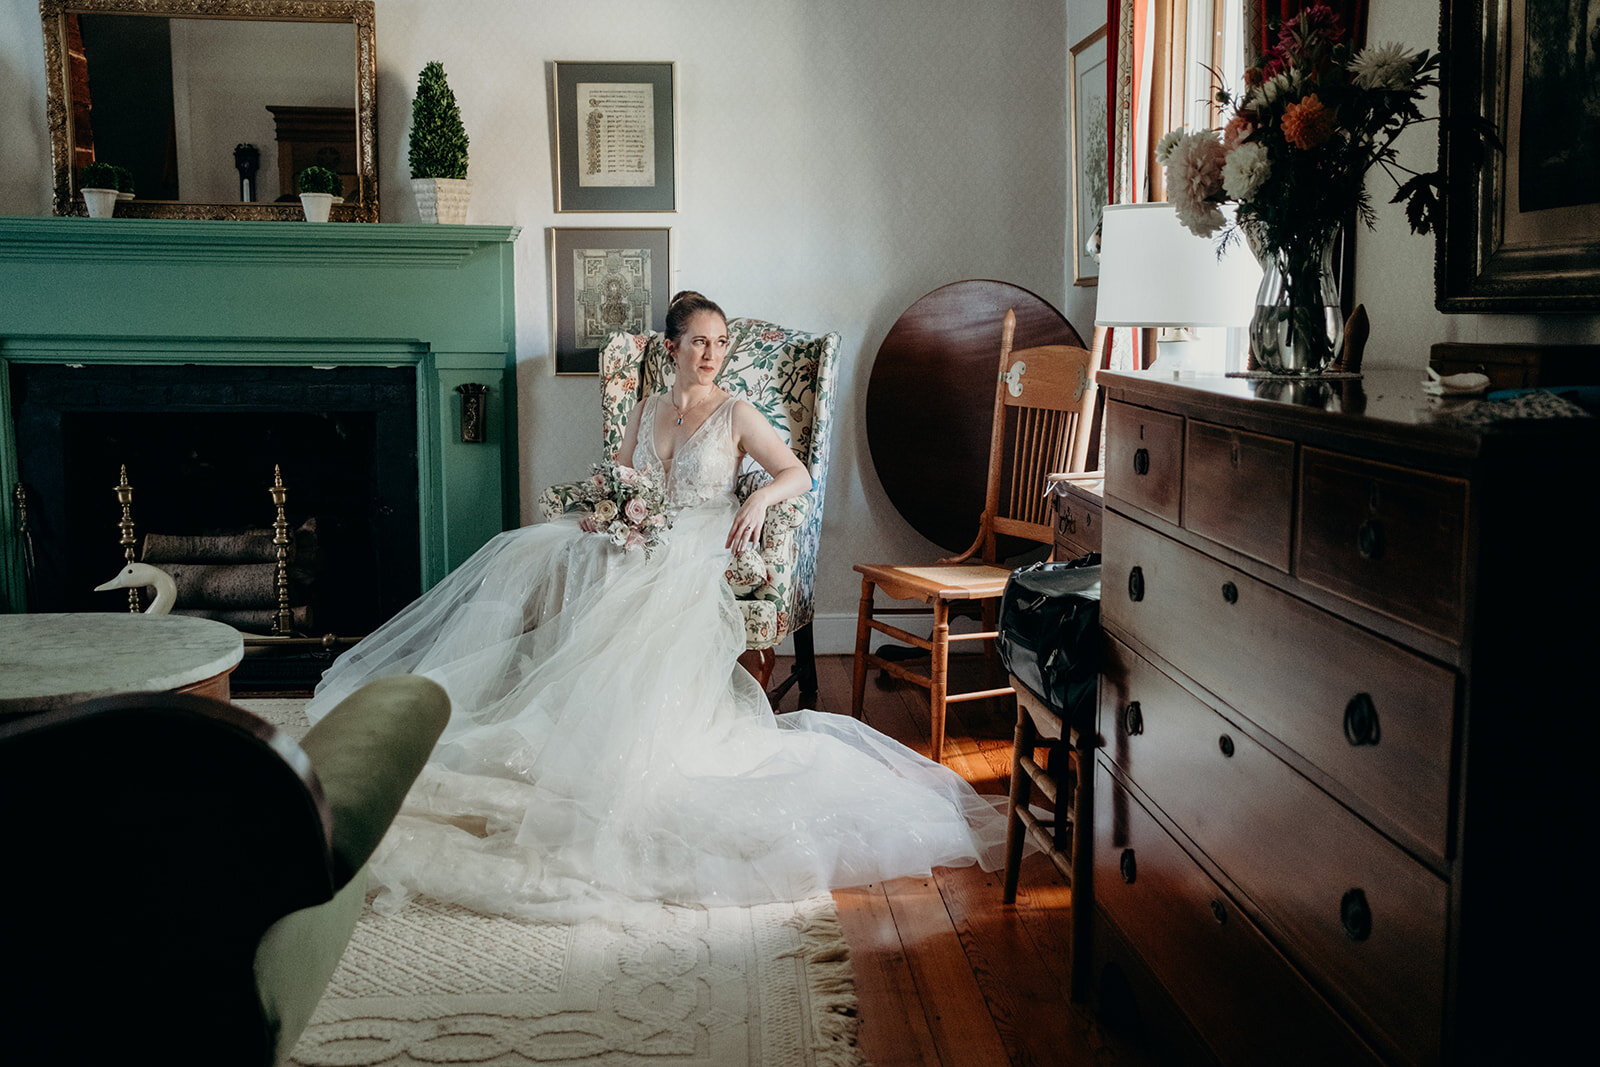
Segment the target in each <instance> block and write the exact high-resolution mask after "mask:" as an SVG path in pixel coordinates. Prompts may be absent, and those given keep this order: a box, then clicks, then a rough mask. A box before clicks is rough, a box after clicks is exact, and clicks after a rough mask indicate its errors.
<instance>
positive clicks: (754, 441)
mask: <svg viewBox="0 0 1600 1067" xmlns="http://www.w3.org/2000/svg"><path fill="white" fill-rule="evenodd" d="M733 440H734V443H735V444H737V445H738V446H739V451H741V452H744V453H745V454H747V455H748V456H750V458H751V459H753V460H755V461H756V462H757V463H759V464H761V469H762V470H764V471H766V472H767V473H768V474H770V475H772V481H770V482H768V483H767V484H766V485H763V486H762V487H761V488H760V489H757V490H756V491H755V492H753V493H751V494H750V495H749V496H747V497H745V500H744V503H743V504H741V505H740V506H739V511H738V513H737V514H736V515H734V517H733V528H732V529H730V530H729V531H728V547H729V548H731V549H735V550H737V549H741V548H743V547H745V546H746V545H758V544H760V543H761V526H762V524H763V523H764V522H765V521H766V518H767V509H768V508H769V507H771V506H772V505H774V504H780V503H782V502H783V501H785V500H788V499H789V498H790V497H796V496H799V495H800V494H801V493H804V492H806V491H807V490H808V489H810V488H811V475H810V473H809V472H807V471H806V469H805V467H804V466H803V465H802V464H801V463H800V461H799V460H798V459H795V458H794V453H793V452H791V451H789V446H788V445H786V444H784V443H783V438H781V437H779V436H778V431H776V430H774V429H773V428H772V424H771V423H769V422H768V421H767V419H766V416H764V415H762V414H761V412H760V411H757V410H756V408H755V407H754V406H753V405H751V404H748V403H738V404H735V405H734V407H733Z"/></svg>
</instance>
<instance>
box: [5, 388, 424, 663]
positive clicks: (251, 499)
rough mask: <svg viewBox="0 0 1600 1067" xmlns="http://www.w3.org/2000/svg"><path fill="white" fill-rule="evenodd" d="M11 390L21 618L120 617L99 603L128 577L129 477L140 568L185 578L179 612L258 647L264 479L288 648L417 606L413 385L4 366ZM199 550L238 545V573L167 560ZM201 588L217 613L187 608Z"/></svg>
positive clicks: (348, 632)
mask: <svg viewBox="0 0 1600 1067" xmlns="http://www.w3.org/2000/svg"><path fill="white" fill-rule="evenodd" d="M11 385H12V406H13V418H14V423H15V425H16V427H17V443H18V469H19V472H20V474H21V481H22V484H23V486H24V489H25V492H26V494H27V508H28V515H29V522H30V538H31V545H30V547H31V550H32V557H33V560H34V566H33V568H32V573H31V574H30V575H29V589H28V607H29V610H30V611H37V612H50V611H116V610H127V601H126V598H125V594H122V593H121V592H120V591H118V592H99V593H97V592H94V587H95V586H96V585H98V584H100V583H102V582H105V581H106V580H107V579H109V578H111V577H112V576H113V575H114V574H116V572H117V571H118V570H119V569H120V568H121V567H122V565H123V546H122V545H121V544H120V543H119V540H120V537H121V532H120V530H119V527H118V522H119V519H120V518H121V505H120V504H119V502H118V498H117V493H116V489H115V487H116V486H117V483H118V477H119V472H120V470H121V469H122V468H124V467H125V468H126V470H127V475H128V482H129V484H131V486H132V487H133V489H132V494H131V495H132V504H131V511H132V519H133V523H134V534H135V537H136V538H137V540H138V544H137V545H136V546H135V558H141V557H142V556H144V555H145V554H146V553H147V552H148V553H149V555H151V556H152V557H154V558H151V559H150V562H152V563H154V565H156V566H158V567H162V568H163V569H167V570H178V571H184V570H185V568H187V572H186V573H185V574H184V575H183V577H184V579H185V580H184V582H182V583H180V584H181V586H183V587H184V592H183V594H182V595H180V600H179V607H178V610H199V611H202V612H205V613H210V614H212V615H213V617H220V618H223V620H224V621H227V622H229V623H230V624H232V625H235V626H237V627H238V628H239V629H240V630H241V632H244V633H246V634H247V635H249V634H252V633H254V634H261V633H270V632H271V625H270V623H271V616H272V615H273V614H274V613H273V611H272V610H271V609H272V606H273V605H272V604H271V603H266V604H262V603H261V593H262V588H261V587H262V583H263V581H266V582H267V583H268V584H270V581H271V579H270V574H267V575H266V576H265V577H264V572H263V571H262V569H261V567H262V565H263V564H266V565H267V566H270V563H269V562H268V559H270V557H268V559H263V558H260V549H261V545H260V540H261V533H262V532H263V531H270V530H271V529H272V526H273V521H274V518H275V514H276V508H275V506H274V504H273V501H272V498H271V494H270V492H269V490H270V487H271V486H272V484H273V473H274V469H275V468H276V469H278V470H280V471H281V472H282V481H283V484H284V486H285V487H286V492H285V512H286V518H287V521H288V530H289V537H290V538H291V540H292V542H293V546H294V548H293V559H292V561H291V562H292V565H291V568H290V575H291V579H292V582H291V584H292V586H293V595H292V598H291V599H292V601H293V602H294V605H295V613H294V617H295V620H296V623H297V631H298V636H306V637H321V636H323V635H325V634H337V635H339V636H341V637H352V636H360V635H362V634H365V633H368V632H370V631H371V630H372V629H373V628H375V627H376V626H377V625H379V624H380V623H382V622H384V621H385V620H387V619H388V618H389V617H390V616H392V615H393V614H394V613H395V612H396V611H398V610H399V609H400V608H401V607H403V606H405V605H406V604H407V603H409V602H410V601H411V600H413V599H414V598H415V597H416V596H417V594H418V593H419V592H420V582H421V577H420V575H421V565H420V534H419V495H418V484H417V414H416V413H417V401H416V386H415V372H414V370H413V369H411V368H407V367H334V368H315V367H303V366H295V367H277V366H272V367H262V366H250V367H235V366H220V367H219V366H193V365H185V366H166V365H161V366H152V365H131V364H130V365H110V364H96V365H90V366H71V365H61V364H13V366H12V382H11ZM147 538H148V540H147ZM197 543H203V544H207V545H216V544H229V545H245V546H247V547H246V549H245V550H243V552H242V554H239V553H233V554H232V555H229V557H228V559H227V560H225V561H222V562H224V563H226V564H228V565H231V564H233V563H237V564H239V566H240V569H239V570H237V571H236V572H235V571H226V567H219V566H217V565H216V564H217V563H218V562H219V561H218V560H214V559H205V558H202V559H195V558H190V559H188V560H186V561H178V562H174V559H173V558H172V557H171V556H170V555H168V556H166V557H163V556H162V551H163V549H162V546H165V550H166V551H168V552H169V553H170V550H171V546H172V545H173V544H187V545H193V544H197ZM225 571H226V573H224V572H225ZM202 572H204V573H203V574H202ZM197 575H198V576H200V577H201V578H202V579H203V580H200V581H199V582H198V584H197V582H196V581H195V580H194V579H195V578H196V576H197ZM202 586H204V587H206V588H207V589H209V590H211V591H212V592H213V593H215V591H216V590H218V589H221V590H222V593H221V594H220V596H221V601H222V602H221V603H213V604H207V605H206V606H204V607H202V608H200V609H196V608H195V606H194V603H193V602H191V603H188V604H186V603H185V598H188V599H189V600H191V601H193V598H194V596H195V595H196V591H197V590H199V589H200V588H201V587H202ZM218 612H221V613H222V614H218ZM249 663H250V661H249V659H247V661H246V664H245V665H244V666H241V668H240V674H248V673H249V672H248V671H246V667H248V666H249ZM236 679H238V680H241V681H244V680H246V679H243V678H239V676H238V675H236Z"/></svg>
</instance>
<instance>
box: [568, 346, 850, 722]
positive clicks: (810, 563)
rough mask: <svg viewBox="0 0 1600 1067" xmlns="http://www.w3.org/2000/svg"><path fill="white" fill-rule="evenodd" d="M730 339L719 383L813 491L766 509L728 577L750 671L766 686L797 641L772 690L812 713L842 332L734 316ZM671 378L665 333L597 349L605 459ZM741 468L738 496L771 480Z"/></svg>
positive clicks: (749, 465)
mask: <svg viewBox="0 0 1600 1067" xmlns="http://www.w3.org/2000/svg"><path fill="white" fill-rule="evenodd" d="M728 332H729V340H730V342H731V344H730V346H729V355H728V358H727V360H726V361H725V362H724V363H723V365H722V370H721V371H719V372H718V374H717V383H718V384H719V385H721V386H723V387H724V388H726V389H728V390H729V391H731V392H734V393H738V394H741V395H743V396H745V397H747V398H748V399H749V400H750V402H751V403H752V404H754V405H755V406H756V408H757V409H759V410H760V411H761V413H762V414H764V415H765V416H766V417H767V421H768V422H770V423H772V425H773V428H774V429H776V430H777V431H778V436H779V437H781V438H783V440H784V443H785V444H787V445H788V446H789V447H790V448H791V449H793V450H794V454H795V456H796V457H797V458H798V459H799V460H800V462H801V463H803V464H805V467H806V469H807V470H808V471H810V472H811V489H810V491H809V492H806V493H803V494H801V495H800V496H798V497H795V498H794V499H792V500H786V501H784V502H783V503H781V504H774V505H773V506H772V507H770V508H768V509H767V521H766V525H765V527H764V529H763V530H762V534H761V544H760V546H759V548H749V549H746V550H745V551H743V552H742V553H740V554H739V555H738V556H730V557H729V565H728V569H727V572H726V577H727V580H728V584H729V585H730V586H732V587H733V591H734V596H735V598H736V599H737V601H738V603H739V608H740V610H741V611H742V612H743V614H744V622H745V647H746V649H747V650H749V651H750V652H751V653H759V656H758V657H757V660H758V663H759V664H760V668H759V669H756V668H753V669H752V673H755V674H756V676H757V677H758V678H760V679H761V680H762V682H763V684H765V683H766V680H767V678H768V677H769V676H770V672H771V669H772V662H773V659H774V653H773V651H772V649H773V648H774V646H776V645H777V644H778V642H780V641H782V640H783V639H784V637H785V636H787V635H788V634H791V633H792V634H794V644H795V671H794V673H793V674H791V675H790V676H789V677H788V678H786V679H785V680H784V681H783V682H782V683H781V684H780V685H779V686H778V688H777V689H775V690H774V691H773V699H774V700H776V699H777V698H778V697H780V696H782V695H783V694H784V693H785V692H786V691H787V690H788V689H789V687H790V686H792V685H795V684H798V685H799V686H800V699H801V703H802V705H803V706H813V705H814V704H815V698H816V688H817V683H816V663H815V653H814V646H813V642H812V639H811V638H812V634H811V619H812V615H813V608H812V591H813V588H814V587H815V584H816V573H817V543H818V541H819V540H820V538H821V535H822V501H823V494H824V491H825V490H826V488H827V482H828V446H829V441H830V439H831V434H832V430H833V397H834V393H833V378H834V372H835V370H836V368H837V366H838V359H839V335H838V334H836V333H828V334H813V333H802V332H801V331H799V330H790V329H787V328H785V327H782V326H776V325H774V324H772V323H770V322H763V321H761V320H760V319H733V320H731V321H730V322H729V323H728ZM675 376H676V368H675V367H674V366H673V363H672V359H671V357H670V356H668V355H667V351H666V346H665V345H664V344H663V343H662V335H661V334H659V333H650V334H629V333H617V334H612V335H611V338H610V340H609V341H608V342H607V343H606V346H605V347H604V348H603V349H601V351H600V390H601V396H600V414H601V421H602V428H603V430H604V433H605V444H604V449H603V453H602V454H603V455H605V456H608V457H609V456H614V455H616V452H617V449H618V448H620V447H622V436H623V433H624V432H625V431H626V430H627V426H628V418H629V416H630V415H632V414H633V409H634V406H635V405H636V404H638V403H639V401H640V400H641V399H643V398H644V397H646V396H649V395H650V394H651V393H664V392H666V391H667V390H668V389H670V388H671V387H672V383H673V379H674V377H675ZM743 463H744V467H743V468H742V470H741V472H740V475H739V485H738V494H739V497H740V499H743V498H745V497H747V496H749V495H750V493H751V492H753V491H754V490H756V489H757V488H759V487H760V486H761V485H762V484H764V483H765V482H768V481H770V480H771V479H770V477H768V475H767V473H766V472H765V471H763V470H762V469H761V468H760V467H759V466H757V465H756V464H755V462H754V461H753V460H751V459H750V457H748V456H746V457H745V458H744V460H743ZM575 501H576V486H574V485H572V484H565V485H555V486H551V487H550V488H549V489H547V490H545V491H544V493H543V495H542V496H541V497H540V498H539V504H540V507H541V509H542V510H543V511H544V514H545V515H546V517H551V516H555V515H559V514H561V513H562V512H565V511H570V510H572V508H573V507H574V506H575Z"/></svg>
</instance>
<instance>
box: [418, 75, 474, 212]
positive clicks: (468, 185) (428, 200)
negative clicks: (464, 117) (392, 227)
mask: <svg viewBox="0 0 1600 1067" xmlns="http://www.w3.org/2000/svg"><path fill="white" fill-rule="evenodd" d="M409 159H410V162H411V191H412V194H413V195H414V196H415V197H416V200H417V214H418V215H419V216H421V218H422V221H423V222H458V223H459V222H466V221H467V200H468V198H469V197H470V195H471V192H472V182H471V180H470V179H469V178H468V177H467V130H466V127H465V126H463V125H462V124H461V109H460V108H459V107H457V106H456V96H455V93H453V92H451V91H450V84H449V83H448V82H447V81H445V76H444V64H442V63H440V62H439V61H438V60H434V61H432V62H430V63H428V64H427V65H426V66H424V67H423V68H422V73H421V74H419V75H418V76H417V97H416V99H415V100H413V101H412V102H411V143H410V152H409Z"/></svg>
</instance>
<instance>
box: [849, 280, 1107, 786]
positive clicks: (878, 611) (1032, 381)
mask: <svg viewBox="0 0 1600 1067" xmlns="http://www.w3.org/2000/svg"><path fill="white" fill-rule="evenodd" d="M1016 325H1017V320H1016V315H1015V314H1014V313H1013V312H1011V311H1007V312H1006V316H1005V321H1004V323H1003V324H1002V326H1001V331H1000V360H999V373H998V380H997V382H996V386H995V397H994V420H993V430H992V432H991V434H990V443H989V474H988V479H987V483H986V486H987V491H986V496H985V503H984V509H983V513H982V515H981V516H980V518H979V523H978V535H977V537H976V539H974V541H973V542H972V546H971V547H970V548H968V549H967V550H966V551H965V552H963V553H961V554H960V555H959V556H955V557H952V558H950V559H943V560H939V561H938V562H937V563H935V564H933V565H931V566H905V565H894V564H869V563H858V564H856V566H855V569H856V570H857V571H859V572H860V573H861V604H860V611H859V614H858V616H857V620H856V657H855V679H854V688H853V690H852V695H851V705H850V711H851V714H852V715H854V716H855V717H856V718H861V717H862V715H863V706H862V705H863V699H864V696H865V687H866V672H867V669H868V668H869V667H877V668H879V669H880V670H883V671H886V672H887V673H889V674H891V675H893V676H894V677H897V678H900V679H903V680H905V681H909V682H912V683H913V684H915V685H920V686H922V687H923V688H925V689H927V690H928V692H929V704H930V706H931V709H932V718H933V722H932V741H931V752H930V756H931V758H933V759H935V760H938V759H940V758H941V757H942V755H943V750H944V725H945V712H946V707H947V706H948V705H949V704H951V703H954V702H958V701H966V700H981V699H987V698H991V697H1003V696H1008V695H1010V694H1011V693H1012V692H1014V690H1012V688H1011V687H1010V686H1009V685H1006V686H997V687H994V688H989V689H980V690H974V691H970V692H963V693H951V692H949V690H948V668H949V649H950V643H951V642H952V641H957V642H960V641H985V642H988V643H989V644H988V648H987V649H986V651H987V652H989V654H990V655H992V654H993V641H994V638H995V616H996V612H997V609H998V604H999V600H1000V596H1001V594H1003V593H1004V592H1005V585H1006V579H1008V578H1009V577H1010V576H1011V568H1009V567H1007V566H1004V565H1003V563H1002V560H1001V559H1000V556H999V550H1000V547H1001V544H1002V542H1001V541H1000V539H1001V538H1002V537H1011V538H1021V539H1023V540H1025V541H1031V542H1035V543H1037V544H1043V545H1051V544H1053V543H1054V537H1055V534H1054V524H1053V519H1052V511H1051V504H1050V499H1049V497H1048V495H1047V493H1046V490H1047V488H1048V483H1047V475H1050V474H1055V473H1059V472H1062V471H1066V472H1068V473H1081V472H1082V471H1083V470H1084V467H1085V465H1086V463H1087V461H1088V452H1089V437H1090V425H1091V423H1092V421H1093V418H1094V405H1095V392H1096V386H1095V362H1094V357H1093V356H1092V355H1091V354H1090V353H1089V351H1088V350H1087V349H1083V348H1078V347H1075V346H1071V345H1042V346H1039V347H1036V348H1025V349H1013V348H1012V340H1013V336H1014V335H1015V333H1016ZM879 590H881V591H882V592H883V593H884V595H885V596H888V597H890V598H891V599H894V600H917V601H921V603H922V604H923V605H925V606H924V607H921V608H916V607H912V608H879V607H877V606H876V605H875V603H874V594H875V593H876V592H877V591H879ZM962 604H969V605H971V604H975V605H977V606H978V607H979V609H980V611H981V614H982V617H983V620H984V621H983V627H982V629H981V630H979V631H978V632H976V633H963V634H951V633H950V615H951V613H952V607H953V606H955V607H959V606H960V605H962ZM912 614H918V615H922V614H926V615H931V616H932V621H933V627H932V633H931V635H930V636H929V637H927V638H923V637H921V636H919V635H916V634H912V633H910V632H908V631H906V630H903V629H901V628H899V627H897V626H893V625H891V624H889V623H887V622H884V621H883V620H882V619H880V618H878V616H880V615H912ZM874 630H876V631H878V632H880V633H883V634H887V635H888V636H890V637H893V638H895V639H896V640H899V641H903V642H905V643H907V644H910V645H913V646H915V647H917V648H921V649H925V650H926V651H927V652H928V653H929V656H930V662H929V671H928V673H927V674H926V675H924V674H920V673H918V672H917V671H915V670H912V669H910V668H908V667H906V666H903V665H902V664H899V663H895V662H891V661H890V660H888V659H885V658H884V657H882V656H879V655H877V654H875V653H873V652H872V651H871V647H870V646H871V639H872V632H873V631H874Z"/></svg>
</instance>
